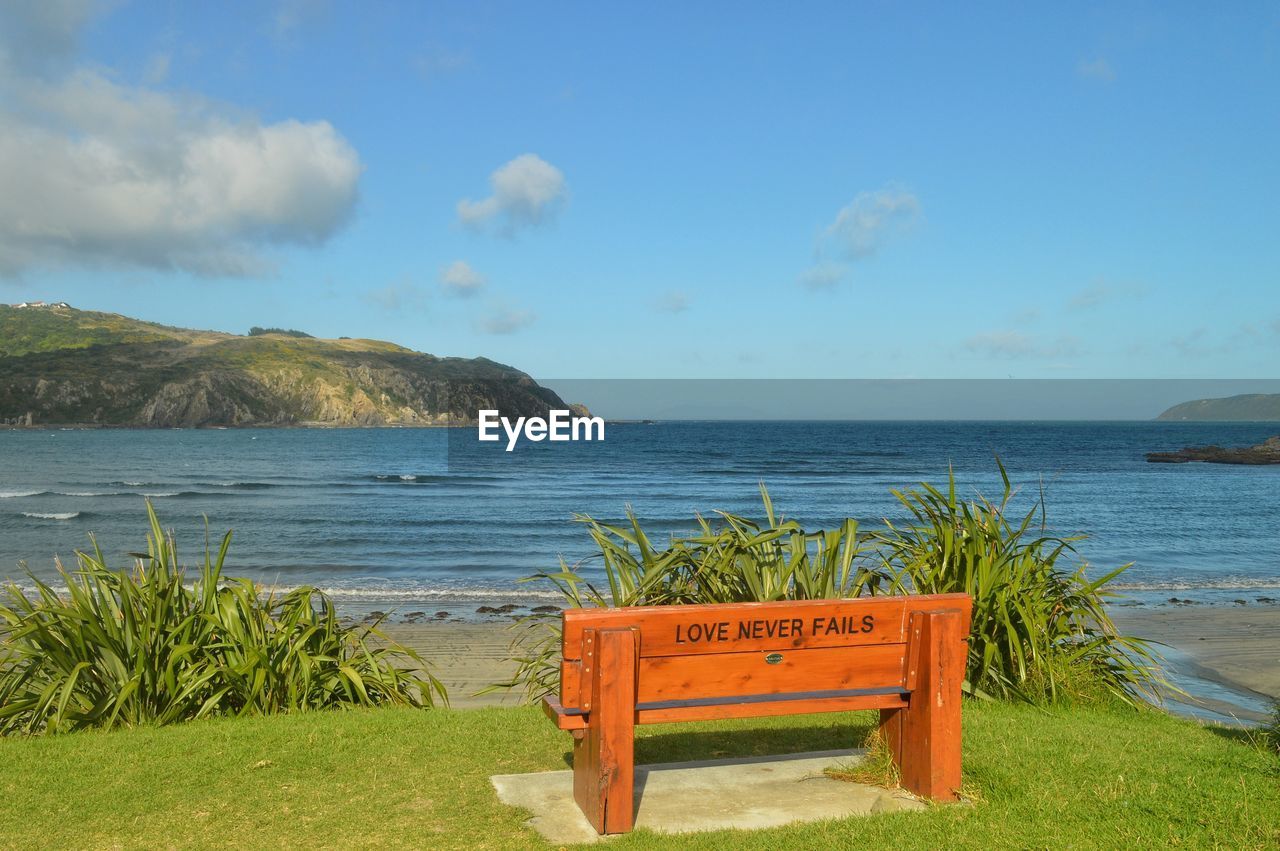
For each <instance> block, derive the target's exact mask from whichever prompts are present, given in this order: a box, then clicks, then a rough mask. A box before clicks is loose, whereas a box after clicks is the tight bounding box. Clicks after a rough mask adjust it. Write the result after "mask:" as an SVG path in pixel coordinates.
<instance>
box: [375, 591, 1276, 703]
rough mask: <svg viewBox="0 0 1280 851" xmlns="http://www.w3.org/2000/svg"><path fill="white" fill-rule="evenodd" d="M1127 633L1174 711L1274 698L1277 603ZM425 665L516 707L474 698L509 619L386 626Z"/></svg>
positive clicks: (1197, 611)
mask: <svg viewBox="0 0 1280 851" xmlns="http://www.w3.org/2000/svg"><path fill="white" fill-rule="evenodd" d="M1112 616H1113V617H1114V619H1115V621H1116V624H1117V625H1118V626H1119V627H1120V628H1121V629H1122V630H1123V631H1125V632H1126V633H1128V634H1131V635H1137V636H1140V637H1143V638H1149V639H1152V640H1154V641H1158V642H1161V643H1162V644H1164V645H1167V646H1166V647H1164V648H1159V649H1161V650H1162V652H1163V653H1164V654H1165V656H1166V661H1167V667H1168V674H1169V676H1170V679H1171V680H1172V681H1173V682H1174V683H1175V684H1177V685H1178V686H1179V687H1181V688H1182V689H1184V690H1186V691H1187V692H1190V694H1191V695H1192V697H1190V698H1181V697H1177V696H1170V708H1171V709H1172V710H1173V711H1175V712H1180V713H1183V714H1191V715H1195V716H1197V717H1201V718H1206V719H1210V720H1218V721H1231V720H1232V719H1239V720H1243V721H1255V722H1256V721H1261V720H1263V719H1265V718H1266V717H1267V715H1268V713H1269V711H1270V710H1269V705H1270V702H1271V701H1273V700H1276V699H1280V606H1274V605H1249V606H1221V605H1187V606H1175V605H1168V606H1154V607H1146V606H1141V607H1140V606H1125V607H1117V608H1115V609H1113V610H1112ZM384 629H385V630H386V631H387V633H388V634H389V635H390V636H392V637H393V638H395V640H397V641H400V642H401V643H404V644H406V645H408V646H410V647H412V648H414V649H415V650H417V651H418V652H419V653H421V654H422V655H423V657H424V658H426V659H427V660H429V661H430V662H431V665H432V668H433V670H434V671H435V674H436V676H438V677H440V679H441V680H443V681H444V683H445V685H446V686H448V688H449V697H450V702H451V704H452V705H453V706H454V707H455V708H459V709H465V708H469V707H475V706H493V705H515V704H517V703H518V702H519V695H518V694H516V693H501V692H499V693H490V694H486V695H479V696H477V695H476V692H478V691H479V690H481V689H482V688H484V687H485V686H487V685H489V684H491V683H495V682H500V681H502V680H504V679H506V678H509V677H510V676H511V675H512V673H513V671H514V668H515V666H514V664H513V663H511V662H509V661H507V656H508V655H509V645H510V642H511V639H512V638H513V637H514V636H515V634H516V633H515V631H514V630H512V629H511V628H510V621H506V620H503V621H497V620H495V621H494V622H491V623H458V622H447V623H419V624H387V625H386V626H385V627H384Z"/></svg>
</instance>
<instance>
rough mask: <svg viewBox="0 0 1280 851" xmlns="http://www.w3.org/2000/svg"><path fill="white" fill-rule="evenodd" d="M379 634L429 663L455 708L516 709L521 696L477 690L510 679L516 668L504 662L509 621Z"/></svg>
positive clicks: (395, 627)
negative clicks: (479, 692) (407, 648)
mask: <svg viewBox="0 0 1280 851" xmlns="http://www.w3.org/2000/svg"><path fill="white" fill-rule="evenodd" d="M383 631H384V632H386V633H387V635H388V637H390V638H393V639H395V640H396V641H398V642H400V643H401V644H403V645H405V646H406V647H411V648H413V649H414V650H416V651H418V653H419V654H420V655H421V656H422V657H423V658H424V659H426V660H427V662H428V663H430V665H431V671H432V673H434V674H435V675H436V676H437V677H439V678H440V680H441V681H442V682H443V683H444V684H445V686H446V687H447V688H448V689H449V704H450V705H451V706H452V707H453V708H455V709H467V708H471V707H476V706H504V705H505V706H515V705H517V704H518V703H519V702H520V700H519V697H520V695H519V692H517V691H512V692H492V693H489V694H484V695H476V692H478V691H480V690H481V689H483V688H485V687H486V686H488V685H492V684H493V683H498V682H502V681H504V680H508V679H510V678H511V676H512V675H513V674H514V672H515V664H514V663H512V662H510V661H508V659H507V657H508V656H509V655H510V652H511V650H510V645H511V640H512V639H513V638H514V637H515V636H516V632H515V630H513V629H511V627H510V621H498V622H493V623H457V622H453V623H421V624H386V625H384V626H383Z"/></svg>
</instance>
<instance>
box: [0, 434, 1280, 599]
mask: <svg viewBox="0 0 1280 851" xmlns="http://www.w3.org/2000/svg"><path fill="white" fill-rule="evenodd" d="M1276 431H1277V427H1276V426H1275V425H1274V424H1270V425H1268V424H1189V423H1158V422H1116V423H1079V422H1061V423H1026V422H665V423H656V424H652V425H646V424H610V425H609V426H608V427H607V434H606V439H605V441H604V442H603V443H556V444H551V443H537V444H531V443H523V444H521V445H520V446H519V447H518V448H517V450H516V451H515V452H511V453H507V452H504V451H502V449H503V448H502V445H501V444H480V443H478V442H477V441H476V440H475V431H474V430H472V429H448V430H444V429H403V430H401V429H377V430H358V429H351V430H345V429H333V430H328V429H315V430H309V429H290V430H284V429H281V430H265V429H245V430H174V431H143V430H44V431H41V430H25V431H24V430H11V431H0V577H3V578H8V579H13V580H15V581H17V582H18V583H19V584H23V583H25V582H26V580H25V578H24V576H23V573H22V571H21V569H20V568H19V562H25V563H26V564H27V565H28V566H29V568H30V569H31V570H32V571H33V572H34V573H35V574H36V575H37V576H39V577H42V578H45V579H50V578H51V577H52V576H53V564H54V561H53V560H54V556H55V555H58V556H61V557H62V558H63V559H64V561H68V562H69V561H71V560H72V558H73V553H74V551H75V550H76V549H77V548H81V547H84V546H85V545H86V544H87V543H88V535H89V533H94V534H96V536H97V539H98V541H99V543H100V544H101V545H102V547H103V550H104V551H105V552H106V553H107V554H108V555H109V556H111V557H112V558H113V559H114V560H115V561H116V562H117V563H118V564H119V565H121V566H123V565H126V564H128V563H129V558H128V556H127V553H129V552H132V551H136V550H139V549H141V548H142V547H143V535H144V528H145V516H144V504H143V500H144V498H147V497H149V498H150V499H151V500H152V501H153V503H154V504H155V506H156V508H157V510H158V511H159V513H160V516H161V519H162V520H163V522H164V523H165V524H166V525H168V526H172V527H174V528H176V529H177V531H178V535H179V546H180V549H182V550H183V551H184V554H185V556H186V557H187V558H188V559H191V560H193V561H194V560H196V559H197V558H198V557H199V554H200V548H201V546H202V542H203V536H204V530H205V519H204V518H206V517H207V518H208V524H209V530H210V532H211V533H212V535H213V536H214V538H215V540H216V539H217V537H219V536H220V535H221V534H222V532H224V531H225V530H227V529H231V530H233V531H234V537H233V542H232V546H231V555H230V559H229V568H228V572H229V573H231V574H236V575H247V576H250V577H253V578H255V579H257V580H260V581H262V582H264V583H267V584H272V585H276V586H278V587H281V588H287V587H293V586H296V585H300V584H312V585H316V586H318V587H320V588H323V589H325V590H327V591H328V592H329V593H331V594H333V595H334V596H335V597H336V598H337V600H338V601H339V602H340V603H342V604H345V605H348V606H352V607H355V606H368V605H372V604H375V603H376V604H378V605H379V606H381V607H385V606H388V605H389V606H398V607H401V608H404V607H406V606H415V607H420V606H422V605H427V606H432V605H436V604H439V606H440V607H447V606H449V605H471V604H474V603H477V602H485V603H492V602H499V603H501V602H515V603H517V604H523V605H536V604H537V603H538V602H542V601H545V600H554V599H555V598H554V595H553V594H551V593H550V592H549V591H548V589H546V588H543V587H540V586H537V585H530V584H521V583H519V582H518V580H519V579H520V578H521V577H523V576H527V575H529V574H531V573H533V572H536V571H539V570H546V569H551V568H554V567H555V566H556V565H557V564H558V559H559V558H561V557H563V558H564V559H565V560H567V561H568V562H570V563H575V562H578V561H579V560H582V559H584V558H587V557H589V556H590V555H591V553H592V550H591V546H590V540H589V538H588V537H587V535H586V534H585V531H584V529H583V528H582V527H581V525H580V524H577V523H574V522H573V519H572V518H573V515H574V514H575V513H586V514H590V515H592V516H593V517H596V518H597V519H601V520H608V521H617V520H619V519H621V518H622V516H623V512H624V509H625V507H626V506H627V505H628V504H629V505H631V506H632V507H633V508H634V510H635V511H636V513H637V514H638V515H639V516H640V518H641V519H642V520H643V521H644V523H645V525H646V528H647V529H649V530H650V531H651V533H667V532H681V531H688V530H690V529H691V527H692V525H693V524H692V518H693V516H694V513H695V512H702V513H704V514H709V513H711V512H712V511H713V510H715V509H725V510H728V511H733V512H737V513H743V514H748V515H753V516H759V515H760V514H761V510H760V502H759V496H758V492H757V484H758V483H759V482H761V481H763V482H765V483H767V485H768V487H769V490H770V493H771V494H772V496H773V499H774V502H775V505H776V506H777V507H778V508H779V509H780V510H781V511H783V512H784V513H785V514H786V515H787V516H790V517H795V518H797V519H800V520H801V521H802V522H803V523H804V524H805V525H806V527H808V528H810V529H817V528H822V527H824V526H830V525H832V524H834V523H835V522H837V521H838V520H840V519H842V518H844V517H846V516H850V517H854V518H857V519H858V520H859V521H860V523H861V524H862V525H863V526H864V527H871V526H874V525H877V524H879V522H880V521H881V519H882V518H886V517H887V518H889V519H891V520H895V521H900V520H903V519H904V513H903V511H902V510H901V508H900V506H899V505H898V504H897V503H896V501H895V500H894V498H893V496H892V495H891V493H890V490H891V489H892V488H904V487H910V486H912V485H914V484H916V483H918V482H921V481H930V482H933V483H935V484H941V483H942V482H943V481H944V480H945V477H946V472H947V469H948V466H950V467H952V468H953V469H954V470H955V473H956V477H957V480H958V483H959V487H960V491H961V493H962V494H963V495H969V496H971V495H974V494H976V493H985V494H989V495H993V496H994V495H996V494H998V491H999V477H998V474H997V470H996V464H995V461H994V456H995V455H997V454H998V455H999V456H1000V458H1001V459H1002V460H1003V461H1004V463H1005V465H1006V467H1007V468H1008V470H1009V473H1010V475H1011V477H1012V478H1013V480H1014V482H1015V483H1016V484H1017V485H1018V487H1019V488H1020V497H1019V499H1020V502H1019V503H1018V504H1019V505H1020V506H1022V507H1029V506H1030V504H1031V501H1032V500H1033V499H1034V498H1035V497H1036V496H1037V495H1038V494H1039V493H1040V490H1041V488H1043V489H1044V492H1045V494H1046V500H1047V509H1048V521H1049V525H1050V527H1051V529H1052V531H1054V532H1057V533H1060V534H1087V535H1089V538H1088V540H1086V541H1084V542H1082V543H1081V544H1079V545H1078V549H1079V551H1080V555H1081V557H1082V558H1083V559H1085V560H1087V561H1088V562H1090V563H1091V564H1092V565H1093V566H1094V567H1093V568H1092V569H1095V570H1105V569H1110V568H1112V567H1114V566H1117V565H1119V564H1122V563H1126V562H1133V563H1134V566H1133V567H1132V568H1131V569H1130V570H1129V572H1128V573H1127V574H1126V575H1125V577H1124V579H1123V585H1124V587H1125V588H1126V589H1127V590H1128V592H1129V593H1130V594H1131V595H1132V597H1133V600H1134V601H1135V602H1156V601H1164V600H1167V599H1168V598H1170V597H1179V598H1184V599H1185V598H1191V599H1195V600H1197V601H1198V602H1230V601H1233V600H1235V599H1243V600H1246V601H1247V602H1248V603H1249V604H1251V605H1253V604H1255V601H1256V600H1257V598H1280V467H1240V466H1218V465H1205V464H1190V465H1167V464H1149V463H1147V462H1146V461H1145V460H1144V458H1143V454H1144V453H1145V452H1148V451H1153V450H1167V449H1174V448H1179V447H1182V446H1184V445H1188V444H1200V443H1219V444H1223V445H1246V444H1253V443H1257V442H1259V441H1261V440H1263V439H1265V438H1266V437H1268V436H1269V435H1271V434H1274V433H1276ZM659 537H660V534H659ZM582 569H583V571H584V573H585V574H586V575H588V576H589V577H591V576H597V577H598V576H599V569H598V564H597V563H596V562H593V561H591V560H590V559H588V560H587V561H585V562H584V563H583V565H582Z"/></svg>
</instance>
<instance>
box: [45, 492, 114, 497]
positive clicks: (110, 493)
mask: <svg viewBox="0 0 1280 851" xmlns="http://www.w3.org/2000/svg"><path fill="white" fill-rule="evenodd" d="M56 493H57V495H58V496H119V495H120V492H119V491H56Z"/></svg>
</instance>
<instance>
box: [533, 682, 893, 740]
mask: <svg viewBox="0 0 1280 851" xmlns="http://www.w3.org/2000/svg"><path fill="white" fill-rule="evenodd" d="M909 696H910V692H908V691H906V690H905V689H901V688H875V689H835V690H826V691H815V692H804V693H793V694H762V695H745V696H735V697H726V698H701V699H692V700H669V701H652V702H650V703H647V704H638V705H637V706H636V723H637V724H663V723H667V722H672V721H703V720H713V719H718V718H762V717H767V716H774V715H804V714H810V713H819V712H848V711H852V710H856V709H899V708H903V707H905V706H907V701H908V698H909ZM542 708H543V711H544V712H545V713H546V714H547V717H549V718H550V719H551V720H552V721H554V722H555V723H556V726H557V727H559V728H560V729H561V730H582V729H585V728H586V726H587V716H588V715H589V713H588V712H586V711H585V710H582V709H577V708H565V707H563V706H561V705H560V702H559V701H558V700H556V699H555V698H554V697H547V698H544V699H543V702H542Z"/></svg>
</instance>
